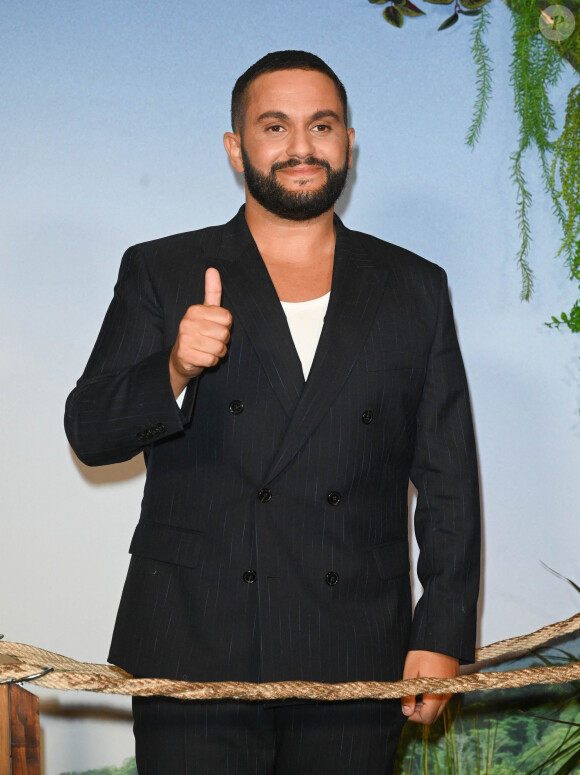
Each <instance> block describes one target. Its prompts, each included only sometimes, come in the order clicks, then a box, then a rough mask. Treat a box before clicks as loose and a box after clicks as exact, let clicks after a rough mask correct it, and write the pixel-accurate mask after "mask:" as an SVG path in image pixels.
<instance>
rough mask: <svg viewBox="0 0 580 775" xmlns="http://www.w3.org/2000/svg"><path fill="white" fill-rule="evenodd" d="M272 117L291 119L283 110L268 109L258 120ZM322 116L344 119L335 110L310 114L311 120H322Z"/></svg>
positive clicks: (282, 119)
mask: <svg viewBox="0 0 580 775" xmlns="http://www.w3.org/2000/svg"><path fill="white" fill-rule="evenodd" d="M271 118H275V119H278V121H289V120H290V117H289V116H288V115H287V114H286V113H284V112H283V111H281V110H267V111H265V112H264V113H261V114H260V115H259V116H258V118H257V119H256V122H257V123H259V122H260V121H267V120H268V119H271ZM322 118H335V119H336V120H337V121H341V120H342V119H341V118H340V116H339V115H338V113H336V112H335V111H334V110H317V111H316V113H314V114H313V115H312V116H310V119H309V121H320V119H322Z"/></svg>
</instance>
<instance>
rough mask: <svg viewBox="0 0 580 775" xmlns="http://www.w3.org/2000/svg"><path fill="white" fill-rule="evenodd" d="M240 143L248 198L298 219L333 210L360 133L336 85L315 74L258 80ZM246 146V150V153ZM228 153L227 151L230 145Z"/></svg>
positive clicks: (248, 99)
mask: <svg viewBox="0 0 580 775" xmlns="http://www.w3.org/2000/svg"><path fill="white" fill-rule="evenodd" d="M230 136H231V137H235V138H237V141H236V143H237V144H236V150H237V151H238V159H237V161H238V164H237V165H236V163H234V159H233V158H232V153H231V152H230V158H232V163H233V164H234V167H235V168H236V169H238V170H239V171H242V169H243V172H244V176H245V179H246V187H247V193H248V198H253V199H254V200H256V202H258V203H259V204H260V205H261V206H262V207H264V208H265V209H266V210H268V211H269V212H271V213H273V214H274V215H277V216H279V217H281V218H286V219H290V220H298V221H301V220H308V219H310V218H315V217H317V216H319V215H321V214H322V213H324V212H326V211H328V210H330V209H331V208H332V206H333V205H334V203H335V202H336V200H337V199H338V197H339V196H340V193H341V191H342V189H343V188H344V184H345V182H346V176H347V172H348V168H349V167H350V165H351V158H352V157H351V150H352V143H353V141H354V131H353V130H352V129H350V130H348V131H347V129H346V127H345V123H344V117H343V112H342V103H341V101H340V97H339V95H338V92H337V90H336V87H335V85H334V83H333V82H332V80H331V79H330V78H329V77H328V76H326V75H324V74H323V73H320V72H318V71H315V70H280V71H277V72H274V73H266V74H264V75H261V76H259V77H258V78H256V80H255V81H253V82H252V83H251V84H250V86H249V88H248V92H247V95H246V111H245V117H244V124H243V127H242V128H241V132H240V133H239V135H235V136H234V135H230ZM238 146H239V148H238ZM226 147H227V146H226Z"/></svg>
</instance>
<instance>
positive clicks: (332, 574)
mask: <svg viewBox="0 0 580 775" xmlns="http://www.w3.org/2000/svg"><path fill="white" fill-rule="evenodd" d="M339 578H340V577H339V575H338V573H337V572H336V571H335V570H329V571H328V573H327V574H326V576H325V577H324V580H325V581H326V583H327V584H328V586H329V587H335V586H336V585H337V584H338V579H339Z"/></svg>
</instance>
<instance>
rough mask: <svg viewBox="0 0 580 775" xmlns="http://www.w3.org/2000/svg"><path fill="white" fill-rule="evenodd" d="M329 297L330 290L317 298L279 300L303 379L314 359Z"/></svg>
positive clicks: (305, 377) (306, 376)
mask: <svg viewBox="0 0 580 775" xmlns="http://www.w3.org/2000/svg"><path fill="white" fill-rule="evenodd" d="M329 299H330V291H329V292H328V293H326V294H325V295H324V296H320V297H319V298H318V299H309V300H308V301H281V302H280V304H281V305H282V309H283V310H284V313H285V314H286V319H287V320H288V327H289V328H290V333H291V334H292V339H293V340H294V346H295V347H296V351H297V353H298V357H299V358H300V361H301V363H302V371H303V372H304V379H307V378H308V374H309V372H310V367H311V366H312V361H313V360H314V354H315V352H316V348H317V347H318V340H319V339H320V334H321V333H322V326H323V325H324V316H325V315H326V310H327V309H328V300H329Z"/></svg>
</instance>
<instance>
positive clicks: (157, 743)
mask: <svg viewBox="0 0 580 775" xmlns="http://www.w3.org/2000/svg"><path fill="white" fill-rule="evenodd" d="M133 716H134V727H133V728H134V732H135V743H136V759H137V771H138V773H139V775H390V774H391V773H392V770H393V763H394V759H395V753H396V750H397V744H398V741H399V736H400V734H401V731H402V728H403V725H404V723H405V717H404V716H403V714H402V712H401V703H400V700H385V701H363V702H328V703H304V704H295V703H276V704H273V703H267V704H259V703H249V702H246V703H242V702H231V701H223V702H221V701H211V702H192V701H181V700H174V699H170V698H166V697H134V698H133Z"/></svg>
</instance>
